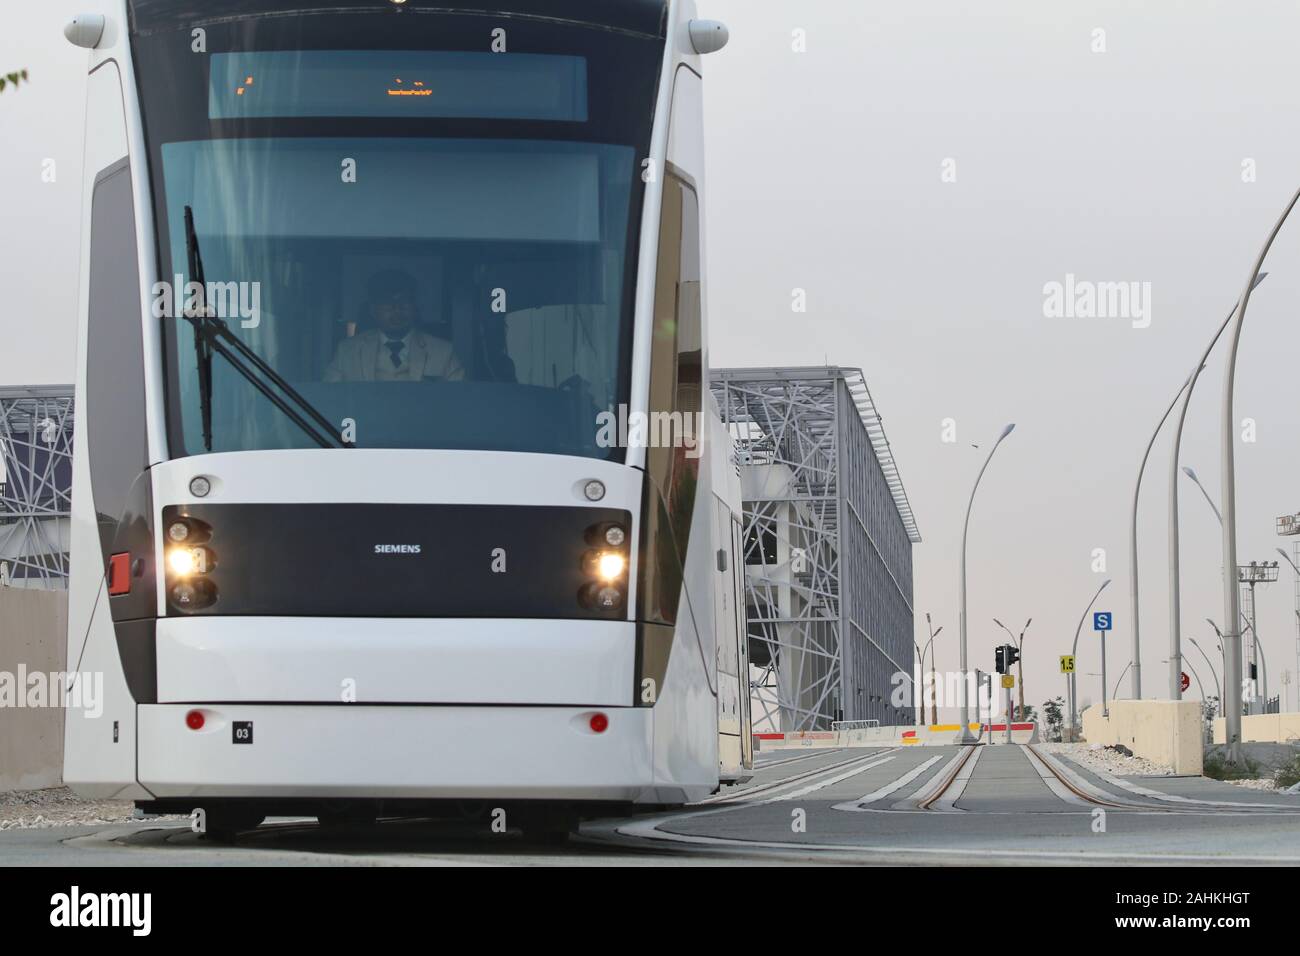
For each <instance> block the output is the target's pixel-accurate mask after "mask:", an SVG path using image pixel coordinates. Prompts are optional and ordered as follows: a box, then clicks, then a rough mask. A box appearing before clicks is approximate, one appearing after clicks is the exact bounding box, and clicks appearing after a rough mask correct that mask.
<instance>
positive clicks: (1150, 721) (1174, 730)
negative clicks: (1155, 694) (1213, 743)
mask: <svg viewBox="0 0 1300 956" xmlns="http://www.w3.org/2000/svg"><path fill="white" fill-rule="evenodd" d="M1083 737H1084V739H1085V740H1087V741H1088V742H1089V743H1094V744H1123V745H1124V746H1125V747H1127V748H1128V749H1129V750H1131V751H1133V753H1134V754H1135V755H1136V756H1138V757H1145V758H1146V759H1147V760H1152V761H1154V762H1156V763H1159V764H1164V765H1165V766H1166V767H1173V769H1174V772H1175V773H1186V774H1196V775H1199V774H1200V773H1201V771H1202V769H1203V762H1204V756H1205V745H1204V734H1203V730H1202V726H1201V702H1200V701H1199V700H1112V701H1111V702H1110V717H1108V718H1107V717H1103V716H1102V715H1101V705H1100V704H1094V705H1093V706H1091V707H1089V708H1088V709H1087V710H1085V711H1084V712H1083Z"/></svg>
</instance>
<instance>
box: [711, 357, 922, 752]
mask: <svg viewBox="0 0 1300 956" xmlns="http://www.w3.org/2000/svg"><path fill="white" fill-rule="evenodd" d="M712 389H713V393H714V396H715V398H716V399H717V402H718V407H719V410H720V411H721V414H722V418H723V421H724V422H725V423H726V424H727V426H728V428H729V430H730V432H731V434H732V436H733V438H734V439H735V441H736V446H737V454H738V455H739V458H740V463H741V465H742V473H741V481H742V488H743V497H744V507H745V563H746V578H747V605H748V607H747V618H748V628H749V636H750V659H751V663H752V665H753V667H754V674H753V675H752V677H753V684H754V693H753V695H752V696H753V701H754V723H755V729H774V730H781V731H787V732H788V731H796V730H813V729H824V728H827V727H829V726H830V724H831V723H833V722H834V721H837V720H858V721H862V720H877V721H880V722H881V723H882V724H901V723H911V722H912V721H913V719H914V714H915V709H914V707H913V706H912V699H913V697H912V691H913V688H912V683H911V682H912V680H913V674H914V669H913V666H912V658H913V620H912V618H913V614H912V546H913V545H914V544H916V543H918V542H919V541H920V540H921V537H920V534H919V532H918V531H917V527H916V520H915V518H914V517H913V515H912V508H911V505H910V504H909V503H908V500H907V492H906V491H905V490H904V488H903V483H902V481H901V479H900V478H899V475H898V467H897V465H896V464H895V462H894V456H893V453H892V451H891V449H890V446H889V441H888V439H887V438H886V437H885V432H884V428H883V427H882V425H881V420H880V415H879V413H878V412H877V410H876V406H875V403H874V402H873V401H872V398H871V393H870V391H869V390H868V389H867V384H866V381H865V379H864V378H863V375H862V372H861V370H860V369H852V368H839V367H826V368H762V369H721V370H715V371H714V372H713V378H712ZM900 686H901V688H902V691H903V694H902V696H903V698H904V699H903V701H902V702H901V705H900V701H899V700H898V696H897V695H895V694H894V690H895V688H898V687H900Z"/></svg>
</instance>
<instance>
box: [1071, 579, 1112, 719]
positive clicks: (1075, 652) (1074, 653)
mask: <svg viewBox="0 0 1300 956" xmlns="http://www.w3.org/2000/svg"><path fill="white" fill-rule="evenodd" d="M1108 584H1110V578H1107V579H1106V580H1105V581H1102V582H1101V587H1099V588H1097V593H1096V594H1094V595H1093V596H1092V600H1091V601H1089V602H1088V606H1087V607H1086V608H1084V609H1083V615H1082V616H1081V617H1080V618H1079V626H1078V627H1076V628H1075V629H1074V645H1073V647H1072V648H1071V649H1070V656H1071V657H1073V658H1074V659H1075V663H1074V667H1075V669H1074V670H1073V671H1071V672H1070V700H1069V704H1070V736H1071V738H1073V737H1074V736H1075V731H1076V729H1077V728H1078V726H1079V719H1078V716H1077V714H1076V711H1077V707H1076V703H1077V701H1078V683H1077V682H1076V680H1075V673H1076V672H1077V671H1078V669H1079V632H1080V631H1082V630H1083V622H1084V621H1086V620H1087V619H1088V612H1089V611H1091V610H1092V606H1093V605H1094V604H1096V603H1097V598H1099V597H1101V592H1102V591H1104V590H1106V585H1108ZM1103 696H1104V694H1103Z"/></svg>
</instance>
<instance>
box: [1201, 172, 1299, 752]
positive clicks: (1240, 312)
mask: <svg viewBox="0 0 1300 956" xmlns="http://www.w3.org/2000/svg"><path fill="white" fill-rule="evenodd" d="M1297 202H1300V190H1296V192H1295V194H1294V195H1292V196H1291V201H1290V202H1289V203H1287V204H1286V208H1285V209H1283V210H1282V215H1280V216H1279V217H1278V220H1277V223H1276V224H1275V225H1274V226H1273V231H1272V232H1270V233H1269V235H1268V239H1267V241H1265V243H1264V247H1263V248H1262V249H1260V250H1259V255H1258V256H1257V257H1256V259H1255V266H1254V268H1253V269H1251V270H1250V278H1248V279H1247V280H1246V288H1245V291H1243V292H1242V293H1241V301H1240V302H1239V303H1237V315H1236V321H1235V322H1234V323H1233V329H1232V343H1231V345H1230V346H1229V349H1228V357H1227V361H1226V363H1225V365H1226V367H1225V370H1224V373H1223V415H1222V420H1221V422H1220V426H1221V431H1222V434H1221V435H1220V436H1219V437H1220V442H1221V447H1222V467H1223V487H1222V494H1223V626H1224V628H1226V629H1227V630H1226V631H1225V634H1224V639H1225V641H1226V642H1227V643H1226V644H1225V645H1224V652H1225V653H1224V659H1225V660H1226V661H1227V669H1226V670H1225V671H1224V674H1223V685H1224V690H1226V691H1227V693H1228V696H1229V697H1230V698H1231V700H1229V701H1228V706H1227V707H1226V708H1225V710H1224V714H1223V718H1224V721H1225V725H1224V732H1225V735H1224V740H1225V741H1226V742H1227V744H1228V762H1229V763H1231V764H1239V763H1241V625H1240V624H1238V623H1237V618H1238V617H1239V616H1240V613H1241V605H1240V595H1238V594H1237V460H1236V452H1237V449H1236V425H1235V423H1234V422H1233V418H1232V416H1233V409H1232V399H1233V389H1234V386H1235V385H1236V380H1237V349H1238V347H1239V346H1240V345H1241V327H1242V325H1243V324H1245V321H1246V309H1247V308H1248V307H1249V305H1250V293H1251V291H1252V290H1253V289H1254V288H1255V284H1256V281H1257V276H1258V275H1259V270H1260V269H1261V268H1262V267H1263V265H1264V259H1265V258H1266V257H1267V256H1268V250H1269V249H1270V248H1272V246H1273V240H1274V239H1276V238H1277V234H1278V232H1279V231H1280V230H1281V229H1282V224H1283V223H1285V222H1286V219H1287V216H1289V215H1291V210H1292V209H1294V208H1295V204H1296V203H1297Z"/></svg>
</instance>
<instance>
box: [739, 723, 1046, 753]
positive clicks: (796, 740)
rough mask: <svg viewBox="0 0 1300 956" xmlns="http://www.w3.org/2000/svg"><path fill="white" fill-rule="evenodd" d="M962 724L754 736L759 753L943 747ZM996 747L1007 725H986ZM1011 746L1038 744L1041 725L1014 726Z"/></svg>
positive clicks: (985, 737) (973, 728)
mask: <svg viewBox="0 0 1300 956" xmlns="http://www.w3.org/2000/svg"><path fill="white" fill-rule="evenodd" d="M960 730H961V724H931V725H929V726H924V727H914V726H911V725H907V726H901V727H859V728H855V729H853V730H840V731H832V730H804V731H796V732H794V733H788V734H778V733H759V734H754V748H755V749H756V750H802V749H806V748H813V749H816V748H825V749H838V748H845V747H909V746H910V747H943V746H946V745H950V744H952V743H954V742H955V740H956V737H957V733H958V731H960ZM970 731H971V733H972V734H975V735H976V736H980V725H979V724H971V725H970ZM990 733H992V735H993V743H995V744H1000V743H1004V742H1005V741H1006V733H1007V725H1006V724H1005V723H995V724H993V726H992V729H991V730H990V727H989V725H988V724H985V725H984V733H983V736H982V740H983V741H984V742H985V743H988V742H989V735H990ZM1011 742H1012V743H1014V744H1032V743H1037V742H1038V724H1036V723H1034V722H1032V721H1025V722H1023V723H1022V722H1013V723H1012V724H1011Z"/></svg>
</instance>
